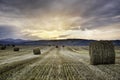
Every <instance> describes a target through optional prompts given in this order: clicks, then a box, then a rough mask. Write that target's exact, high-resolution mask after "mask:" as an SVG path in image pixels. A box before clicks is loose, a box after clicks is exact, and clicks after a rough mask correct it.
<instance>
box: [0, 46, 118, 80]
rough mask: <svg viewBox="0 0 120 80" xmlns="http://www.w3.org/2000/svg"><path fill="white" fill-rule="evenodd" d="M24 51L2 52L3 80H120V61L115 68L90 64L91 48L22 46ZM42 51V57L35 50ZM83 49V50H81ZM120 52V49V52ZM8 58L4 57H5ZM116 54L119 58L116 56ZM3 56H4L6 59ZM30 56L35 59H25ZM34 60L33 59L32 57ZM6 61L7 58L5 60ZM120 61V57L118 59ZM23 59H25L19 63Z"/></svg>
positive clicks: (0, 73)
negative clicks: (37, 48)
mask: <svg viewBox="0 0 120 80" xmlns="http://www.w3.org/2000/svg"><path fill="white" fill-rule="evenodd" d="M19 47H21V51H19V52H13V50H11V49H9V50H7V51H0V58H1V59H2V60H0V61H1V62H4V61H6V57H7V59H8V60H12V58H15V57H17V58H16V59H15V60H12V61H10V62H8V63H7V64H6V63H3V64H0V80H119V79H120V63H119V62H120V60H119V59H118V60H117V61H116V64H115V65H98V66H92V65H90V64H89V59H90V58H89V53H88V47H85V46H84V47H73V46H68V47H64V48H63V47H59V48H55V47H49V46H48V47H44V46H41V47H39V46H19ZM36 47H39V48H40V49H41V52H42V54H41V55H37V56H36V55H33V52H32V50H33V49H34V48H36ZM79 49H80V50H79ZM116 50H117V51H119V49H116ZM3 54H4V55H3ZM116 54H119V52H118V53H116ZM2 55H3V56H2ZM27 55H29V56H31V57H28V58H26V59H25V57H27ZM32 56H33V57H32ZM2 57H3V58H2ZM116 57H119V55H116ZM18 58H23V59H18Z"/></svg>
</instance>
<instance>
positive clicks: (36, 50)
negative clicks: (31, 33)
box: [33, 48, 41, 55]
mask: <svg viewBox="0 0 120 80" xmlns="http://www.w3.org/2000/svg"><path fill="white" fill-rule="evenodd" d="M33 53H34V55H39V54H41V51H40V49H39V48H36V49H33Z"/></svg>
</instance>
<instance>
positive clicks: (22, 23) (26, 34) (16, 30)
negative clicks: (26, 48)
mask: <svg viewBox="0 0 120 80" xmlns="http://www.w3.org/2000/svg"><path fill="white" fill-rule="evenodd" d="M119 5H120V0H0V39H5V38H14V39H30V40H43V39H49V40H50V39H94V40H116V39H120V6H119Z"/></svg>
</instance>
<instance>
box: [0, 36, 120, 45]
mask: <svg viewBox="0 0 120 80" xmlns="http://www.w3.org/2000/svg"><path fill="white" fill-rule="evenodd" d="M93 41H95V40H85V39H62V40H36V41H32V40H22V39H10V38H9V39H1V40H0V44H17V45H70V46H85V45H89V44H90V42H93ZM112 41H113V43H114V45H117V46H120V40H112Z"/></svg>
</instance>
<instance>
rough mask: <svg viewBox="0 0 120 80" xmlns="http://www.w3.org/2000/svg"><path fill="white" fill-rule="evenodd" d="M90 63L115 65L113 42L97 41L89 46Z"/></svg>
mask: <svg viewBox="0 0 120 80" xmlns="http://www.w3.org/2000/svg"><path fill="white" fill-rule="evenodd" d="M89 53H90V63H91V64H92V65H97V64H114V63H115V50H114V46H113V44H112V42H111V41H96V42H92V43H91V44H90V46H89Z"/></svg>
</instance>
